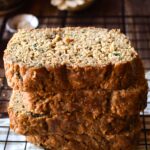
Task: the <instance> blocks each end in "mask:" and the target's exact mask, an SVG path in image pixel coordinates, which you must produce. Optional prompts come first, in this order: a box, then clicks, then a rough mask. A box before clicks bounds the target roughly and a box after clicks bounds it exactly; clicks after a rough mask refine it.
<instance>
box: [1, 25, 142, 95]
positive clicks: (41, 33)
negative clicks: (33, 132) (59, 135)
mask: <svg viewBox="0 0 150 150" xmlns="http://www.w3.org/2000/svg"><path fill="white" fill-rule="evenodd" d="M4 64H5V71H6V77H7V81H8V84H9V86H11V87H12V88H13V89H15V90H18V89H19V90H21V91H28V92H30V91H51V90H54V91H56V90H58V91H61V90H71V89H72V90H76V89H91V88H101V89H109V90H114V89H115V90H118V89H126V88H128V87H129V86H130V85H133V84H134V83H135V82H137V81H138V82H140V83H141V82H143V80H145V77H144V69H143V65H142V63H141V60H140V58H139V56H138V54H137V53H136V52H135V50H134V48H133V47H132V46H131V44H130V42H129V40H128V39H127V37H126V36H125V35H124V34H122V33H120V31H119V30H115V29H112V30H108V29H103V28H94V27H93V28H92V27H91V28H88V27H85V28H80V27H72V28H71V27H70V28H69V27H67V28H51V29H35V30H20V31H19V32H18V33H16V34H14V36H13V37H12V39H11V40H10V42H9V43H8V45H7V48H6V50H5V54H4Z"/></svg>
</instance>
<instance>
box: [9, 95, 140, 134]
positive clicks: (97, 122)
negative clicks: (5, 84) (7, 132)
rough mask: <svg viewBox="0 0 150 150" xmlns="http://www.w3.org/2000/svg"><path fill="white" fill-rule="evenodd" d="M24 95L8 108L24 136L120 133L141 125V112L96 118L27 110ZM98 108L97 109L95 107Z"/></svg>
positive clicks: (86, 114) (73, 113) (12, 123)
mask: <svg viewBox="0 0 150 150" xmlns="http://www.w3.org/2000/svg"><path fill="white" fill-rule="evenodd" d="M26 107H27V106H26V105H24V104H23V98H22V96H21V95H20V94H19V93H17V94H16V95H15V96H12V98H11V100H10V104H9V108H8V113H9V118H10V127H11V129H13V130H14V131H15V132H16V133H20V134H24V135H45V134H59V135H64V134H66V133H72V134H76V133H79V134H97V133H99V132H100V133H102V134H103V135H104V136H106V135H107V134H109V135H113V134H119V133H120V132H123V131H129V130H130V129H132V128H134V127H135V126H136V124H139V115H134V116H126V117H120V116H117V115H112V114H110V113H106V114H104V115H99V116H98V117H96V118H95V117H93V115H92V113H89V112H88V111H87V112H86V113H80V115H79V113H78V112H72V113H69V112H66V113H64V114H59V115H53V114H49V115H41V114H34V113H32V112H30V111H27V110H26ZM93 111H94V110H93Z"/></svg>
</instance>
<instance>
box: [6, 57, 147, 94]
mask: <svg viewBox="0 0 150 150" xmlns="http://www.w3.org/2000/svg"><path fill="white" fill-rule="evenodd" d="M4 66H5V71H6V77H7V82H8V85H9V86H10V87H12V88H13V89H14V90H21V91H44V92H45V91H53V90H54V91H56V90H57V91H64V90H77V89H91V88H92V89H93V88H100V89H107V90H108V89H109V90H120V89H127V88H128V87H129V86H131V85H133V84H135V82H139V84H140V83H143V82H144V80H145V77H144V68H143V65H142V62H141V60H140V58H139V57H138V56H137V57H136V58H135V59H133V61H131V62H124V63H121V64H116V65H113V64H108V65H106V66H105V67H99V66H95V67H92V66H86V67H72V66H66V65H63V66H57V67H54V68H53V67H50V66H45V67H41V68H35V67H30V68H28V67H26V66H19V64H9V63H6V62H5V63H4Z"/></svg>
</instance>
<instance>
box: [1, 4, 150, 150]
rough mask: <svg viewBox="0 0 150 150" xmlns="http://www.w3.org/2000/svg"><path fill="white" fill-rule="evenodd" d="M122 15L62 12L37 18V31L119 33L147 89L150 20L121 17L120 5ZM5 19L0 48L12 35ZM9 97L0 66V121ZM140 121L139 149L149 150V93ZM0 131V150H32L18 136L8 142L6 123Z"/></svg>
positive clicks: (7, 126) (5, 114)
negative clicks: (75, 28) (140, 68)
mask: <svg viewBox="0 0 150 150" xmlns="http://www.w3.org/2000/svg"><path fill="white" fill-rule="evenodd" d="M122 11H123V12H122V15H121V16H99V15H88V16H86V15H84V14H77V15H72V14H69V13H67V12H63V13H61V14H60V15H58V16H45V17H41V16H39V17H38V18H39V21H40V27H64V26H96V27H105V28H119V29H121V31H122V32H124V33H125V34H126V35H127V36H128V37H129V39H130V40H131V42H132V44H133V46H134V47H135V48H136V50H137V51H138V53H139V54H140V56H141V58H142V61H143V64H144V67H145V72H146V73H147V75H146V77H147V79H148V84H149V87H150V16H125V15H124V6H123V5H122ZM8 18H9V17H6V18H5V19H4V20H0V42H1V43H3V44H2V45H4V47H5V46H6V44H7V42H8V40H9V39H10V38H11V36H12V34H10V33H9V32H7V31H6V29H5V25H6V21H7V19H8ZM10 95H11V89H10V88H9V87H8V85H7V82H6V78H5V73H4V69H3V65H1V63H0V118H7V117H8V115H7V112H4V111H3V108H4V107H7V105H8V102H9V97H10ZM141 121H142V124H143V128H142V131H141V137H140V143H139V149H141V150H150V89H149V93H148V103H147V108H146V109H145V111H144V112H142V113H141ZM2 128H3V129H4V130H5V132H4V131H3V132H4V133H2V134H3V135H4V136H3V138H2V136H0V149H4V150H8V149H9V147H10V146H11V145H12V144H14V145H16V146H18V145H20V146H21V148H20V150H28V149H32V148H31V147H32V146H31V145H29V143H27V142H26V140H25V138H24V137H21V136H20V135H17V136H20V138H19V139H20V140H19V141H18V140H15V139H14V138H12V139H13V140H12V139H11V137H12V136H13V135H14V134H15V133H13V132H12V131H11V130H10V128H9V123H8V124H7V125H1V124H0V133H1V131H2V130H1V129H2ZM33 149H34V148H33Z"/></svg>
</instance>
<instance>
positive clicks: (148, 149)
mask: <svg viewBox="0 0 150 150" xmlns="http://www.w3.org/2000/svg"><path fill="white" fill-rule="evenodd" d="M70 1H71V2H70ZM65 26H95V27H105V28H110V29H111V28H119V29H120V30H121V31H122V32H124V33H125V34H126V35H127V36H128V37H129V39H130V40H131V42H132V44H133V46H134V47H135V48H136V50H137V51H138V53H139V55H140V57H141V58H142V61H143V64H144V67H145V73H146V78H147V79H148V84H149V87H150V0H51V1H50V0H0V119H1V118H7V117H8V114H7V105H8V102H9V97H10V94H11V89H10V88H9V87H8V85H7V82H6V78H5V72H4V68H3V59H2V57H3V51H4V49H5V48H6V45H7V42H8V41H9V39H10V38H11V37H12V35H13V34H14V32H16V31H17V30H18V29H19V28H36V27H38V28H42V27H65ZM141 120H142V122H143V130H142V133H141V140H140V144H139V149H141V150H150V90H149V94H148V107H147V108H146V109H145V111H144V112H143V113H142V114H141ZM1 128H4V126H1V124H0V131H1ZM5 128H6V129H8V130H7V132H6V135H5V136H6V141H5V139H4V140H1V139H0V146H1V143H2V142H3V145H4V147H5V148H6V145H7V143H8V142H9V140H8V138H7V137H8V134H9V126H5ZM16 142H17V141H16ZM0 149H1V147H0Z"/></svg>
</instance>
